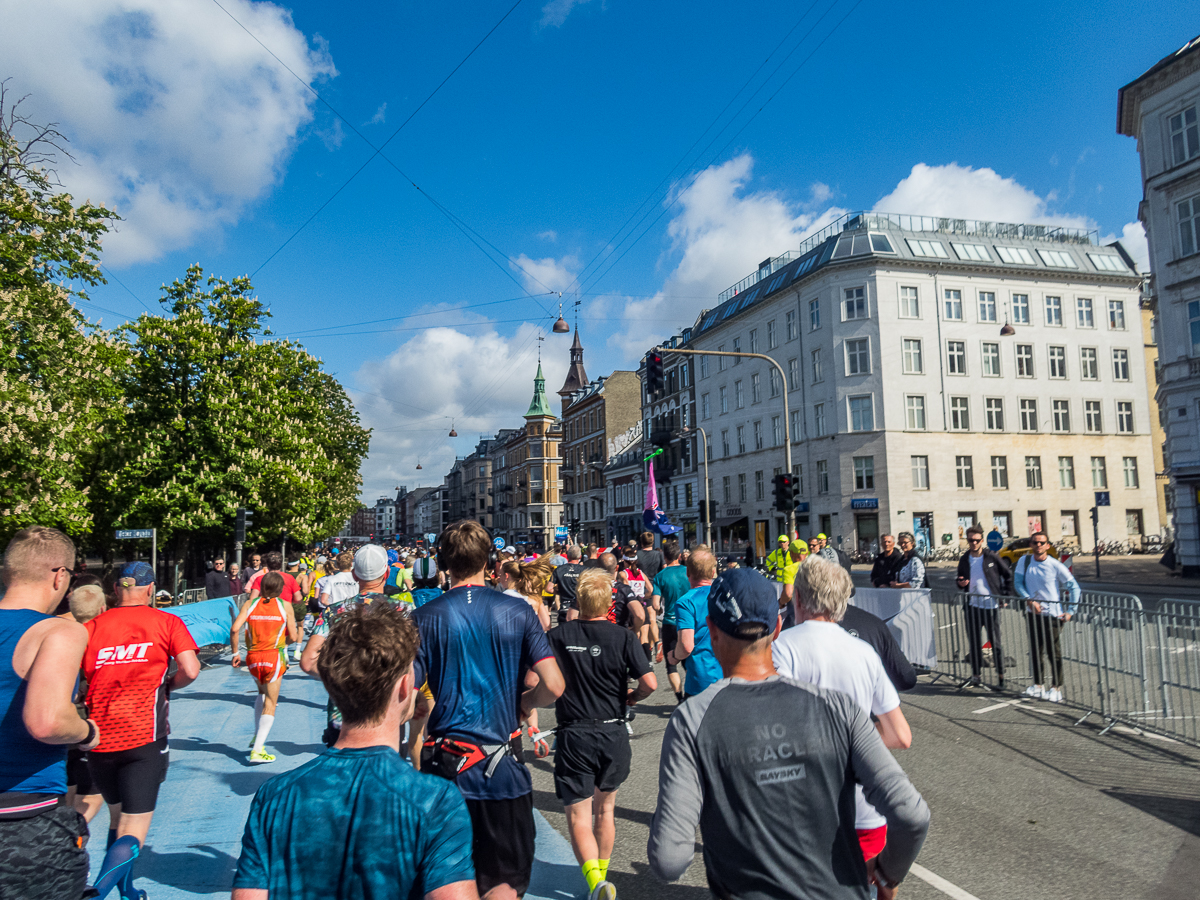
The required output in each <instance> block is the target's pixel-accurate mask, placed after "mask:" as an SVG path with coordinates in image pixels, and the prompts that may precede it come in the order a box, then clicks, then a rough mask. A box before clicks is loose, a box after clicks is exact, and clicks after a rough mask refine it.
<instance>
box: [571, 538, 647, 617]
mask: <svg viewBox="0 0 1200 900" xmlns="http://www.w3.org/2000/svg"><path fill="white" fill-rule="evenodd" d="M598 561H599V563H600V566H601V568H602V569H603V571H605V572H607V573H608V578H609V581H611V582H612V604H611V605H610V606H609V608H608V621H610V622H615V623H616V624H618V625H620V626H621V627H622V628H628V629H629V630H630V631H632V632H633V633H634V635H635V636H636V635H637V634H638V633H639V632H640V631H641V628H642V626H643V625H645V624H646V607H645V606H644V605H643V604H642V601H641V600H639V599H638V598H637V595H636V594H634V592H633V588H632V587H630V586H629V584H628V583H627V582H625V581H623V580H621V579H620V578H618V577H617V573H618V572H619V571H620V568H619V565H620V564H619V563H618V562H617V558H616V556H614V555H613V554H611V553H609V552H608V551H605V552H604V553H601V554H600V558H599V560H598ZM580 577H581V578H582V577H583V576H580Z"/></svg>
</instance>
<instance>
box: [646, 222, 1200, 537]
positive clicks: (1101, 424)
mask: <svg viewBox="0 0 1200 900" xmlns="http://www.w3.org/2000/svg"><path fill="white" fill-rule="evenodd" d="M1140 285H1141V277H1140V276H1139V275H1138V273H1137V272H1136V271H1135V269H1134V267H1133V265H1132V262H1131V261H1130V259H1129V257H1128V255H1127V254H1126V253H1125V252H1124V250H1123V248H1122V247H1121V246H1120V245H1119V244H1115V245H1113V246H1100V245H1099V244H1098V243H1097V242H1096V241H1095V239H1094V236H1093V235H1090V234H1087V233H1083V232H1078V231H1072V230H1069V229H1062V228H1051V227H1048V226H1040V225H1011V224H1005V223H996V222H978V221H972V220H963V219H944V218H928V217H918V216H906V215H883V214H874V213H855V214H848V215H846V216H844V217H842V218H841V219H839V220H838V221H837V222H835V223H833V224H832V225H830V226H829V227H827V228H826V229H824V230H822V231H821V232H820V233H818V234H816V235H814V236H813V237H811V238H810V239H809V240H807V241H805V243H804V244H803V245H802V246H801V248H800V249H799V251H797V252H794V253H788V254H785V255H784V256H781V257H777V258H773V259H768V260H766V261H765V262H764V263H763V264H762V265H761V266H760V267H759V269H758V270H757V271H756V272H754V273H753V274H751V275H750V276H748V277H747V278H746V279H744V280H743V281H742V282H740V283H738V284H737V285H734V286H733V287H731V288H730V289H729V290H727V291H725V292H724V293H723V294H722V295H721V297H720V305H718V306H717V307H716V308H715V309H712V310H706V311H705V312H704V313H702V314H701V316H700V317H699V318H698V319H697V322H696V324H695V326H694V327H693V329H692V334H691V339H690V341H689V343H688V347H689V348H692V349H697V350H718V351H719V350H724V351H732V352H756V353H764V354H767V355H769V356H771V357H772V358H774V359H776V360H777V361H778V362H779V363H780V366H781V367H782V368H783V370H784V374H783V376H782V377H781V376H780V375H779V373H778V372H777V371H776V370H775V369H774V367H773V366H770V365H769V364H767V363H765V362H763V361H761V360H751V359H729V358H723V357H713V356H700V357H696V359H697V360H698V366H697V371H696V373H695V378H694V384H695V388H694V390H695V392H696V394H697V395H698V402H697V404H696V414H697V420H698V423H699V425H701V426H703V427H704V428H705V430H706V431H707V433H708V436H709V443H710V446H711V452H710V455H709V465H710V479H711V481H710V492H711V495H712V497H713V499H714V500H715V501H716V504H717V517H716V519H715V520H714V525H715V526H717V527H716V528H715V533H714V541H715V542H717V543H718V546H719V548H720V549H721V550H722V551H724V552H730V553H732V552H741V551H744V549H745V547H746V545H747V544H748V543H749V542H750V541H751V540H754V541H755V542H756V544H757V545H758V549H759V550H762V549H764V548H769V547H770V545H771V543H772V541H771V538H772V537H773V535H774V533H775V532H778V531H781V529H782V528H783V526H784V518H783V516H782V515H781V514H780V513H778V512H777V511H776V510H774V509H773V508H772V505H773V496H772V481H773V476H774V475H775V474H777V473H779V472H781V471H783V467H784V465H785V456H784V442H785V436H786V435H787V434H789V433H790V436H791V441H792V462H793V472H794V474H795V475H796V476H797V481H798V487H799V496H800V506H799V507H798V516H797V527H798V530H799V532H800V534H801V536H807V535H809V534H814V533H816V532H818V531H823V532H825V533H826V534H829V535H830V537H831V539H832V541H833V542H834V545H835V546H839V547H840V548H841V549H843V550H847V551H849V550H855V549H861V550H868V551H869V550H871V549H873V548H874V547H876V546H877V541H878V537H879V535H880V534H881V533H883V532H892V533H895V532H898V531H912V532H914V533H915V534H916V535H917V536H918V538H919V540H920V541H921V542H923V543H925V544H926V545H928V546H931V547H932V546H943V545H946V544H957V543H958V542H959V541H960V539H961V537H962V534H963V532H964V531H965V529H966V527H967V526H968V525H970V524H972V523H976V522H978V523H980V524H982V525H983V526H984V528H985V529H988V530H990V529H991V528H992V527H993V526H995V527H996V528H998V529H999V530H1000V531H1001V532H1002V533H1003V534H1005V535H1012V536H1018V535H1027V534H1028V533H1029V532H1030V531H1031V530H1035V529H1039V528H1040V529H1044V530H1046V531H1048V532H1049V533H1050V534H1051V536H1052V537H1053V538H1054V539H1055V540H1059V541H1064V542H1066V543H1069V544H1074V545H1082V546H1083V547H1084V548H1090V547H1091V546H1092V534H1091V527H1090V520H1089V510H1090V509H1091V507H1092V506H1093V505H1095V503H1096V492H1106V494H1107V499H1108V501H1109V504H1110V505H1108V506H1101V507H1100V512H1099V515H1100V519H1099V533H1100V538H1101V539H1103V540H1112V539H1118V538H1119V539H1125V538H1133V539H1140V538H1141V536H1142V535H1146V534H1157V533H1158V531H1159V516H1158V504H1157V502H1156V499H1155V487H1154V485H1155V477H1154V475H1155V469H1154V456H1153V448H1152V446H1151V411H1150V403H1149V401H1148V393H1147V384H1146V369H1145V366H1144V359H1143V355H1144V344H1145V340H1144V337H1143V334H1142V327H1143V325H1142V316H1141V314H1140V312H1139V305H1138V302H1139V299H1140ZM667 354H668V357H669V356H670V352H669V350H668V351H667ZM1198 472H1200V469H1198ZM1101 499H1102V500H1103V499H1104V498H1103V497H1102V498H1101Z"/></svg>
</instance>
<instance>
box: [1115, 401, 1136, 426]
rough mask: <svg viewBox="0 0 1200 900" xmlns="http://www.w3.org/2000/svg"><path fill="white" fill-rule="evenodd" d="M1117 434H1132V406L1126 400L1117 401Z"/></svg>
mask: <svg viewBox="0 0 1200 900" xmlns="http://www.w3.org/2000/svg"><path fill="white" fill-rule="evenodd" d="M1117 433H1118V434H1133V404H1132V403H1131V402H1129V401H1128V400H1118V401H1117Z"/></svg>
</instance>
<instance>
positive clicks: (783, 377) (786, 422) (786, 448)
mask: <svg viewBox="0 0 1200 900" xmlns="http://www.w3.org/2000/svg"><path fill="white" fill-rule="evenodd" d="M655 349H656V350H658V351H659V352H660V353H683V354H686V355H688V356H737V357H741V358H743V359H765V360H766V361H767V362H769V363H770V364H771V365H773V366H774V367H775V368H776V369H778V370H779V379H780V384H782V385H783V390H782V392H781V396H782V398H783V458H784V471H785V472H787V473H788V474H789V475H790V474H791V473H792V425H791V421H790V417H789V415H788V397H787V392H788V387H787V373H785V372H784V371H783V366H781V365H780V364H779V363H778V362H777V361H776V360H775V359H773V358H772V357H770V356H767V355H766V354H764V353H731V352H729V351H727V350H682V349H680V348H678V347H667V348H663V347H656V348H655ZM697 427H699V426H697ZM707 446H708V442H707V441H705V448H706V451H705V462H704V465H705V481H704V485H705V493H706V495H707V491H708V478H707V475H708V471H707V470H708V453H707ZM786 512H787V523H788V534H790V535H794V534H795V533H796V510H795V509H789V510H787V511H786Z"/></svg>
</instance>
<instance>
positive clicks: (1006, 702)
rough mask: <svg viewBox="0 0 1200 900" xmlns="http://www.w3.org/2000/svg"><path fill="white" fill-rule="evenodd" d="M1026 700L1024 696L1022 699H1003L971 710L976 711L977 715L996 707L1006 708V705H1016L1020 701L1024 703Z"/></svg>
mask: <svg viewBox="0 0 1200 900" xmlns="http://www.w3.org/2000/svg"><path fill="white" fill-rule="evenodd" d="M1024 702H1025V698H1024V697H1022V698H1021V699H1020V700H1001V701H1000V702H999V703H993V704H992V705H991V706H984V707H980V708H979V709H973V710H971V712H973V713H975V715H979V714H980V713H985V712H991V711H992V710H994V709H1004V707H1006V706H1016V705H1017V704H1018V703H1024Z"/></svg>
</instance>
